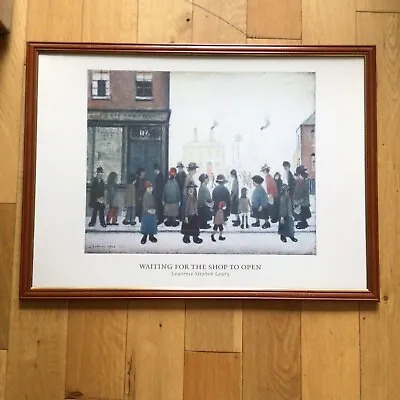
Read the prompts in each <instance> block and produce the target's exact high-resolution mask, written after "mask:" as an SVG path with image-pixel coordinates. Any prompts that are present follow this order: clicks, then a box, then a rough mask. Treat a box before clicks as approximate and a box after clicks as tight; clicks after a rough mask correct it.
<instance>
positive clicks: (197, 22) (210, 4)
mask: <svg viewBox="0 0 400 400" xmlns="http://www.w3.org/2000/svg"><path fill="white" fill-rule="evenodd" d="M246 15H247V8H246V0H237V1H235V2H230V1H228V0H224V1H213V0H197V1H195V2H193V42H195V43H244V42H245V40H246Z"/></svg>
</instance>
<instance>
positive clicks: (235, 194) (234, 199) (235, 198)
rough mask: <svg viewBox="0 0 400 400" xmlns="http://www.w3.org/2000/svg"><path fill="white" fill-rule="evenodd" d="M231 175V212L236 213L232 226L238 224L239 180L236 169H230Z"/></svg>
mask: <svg viewBox="0 0 400 400" xmlns="http://www.w3.org/2000/svg"><path fill="white" fill-rule="evenodd" d="M230 175H231V177H232V187H231V214H233V215H236V220H235V221H233V224H232V225H233V226H239V225H240V218H239V181H238V176H237V172H236V169H232V170H231V172H230Z"/></svg>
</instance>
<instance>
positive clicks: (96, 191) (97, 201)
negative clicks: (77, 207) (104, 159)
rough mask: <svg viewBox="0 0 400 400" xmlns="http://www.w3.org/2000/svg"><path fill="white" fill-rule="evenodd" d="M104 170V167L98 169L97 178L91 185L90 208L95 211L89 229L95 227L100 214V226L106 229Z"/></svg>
mask: <svg viewBox="0 0 400 400" xmlns="http://www.w3.org/2000/svg"><path fill="white" fill-rule="evenodd" d="M103 175H104V170H103V168H102V167H98V168H97V169H96V176H95V177H94V178H93V179H92V182H91V185H90V198H89V207H91V208H92V209H93V211H92V218H91V219H90V222H89V227H92V226H95V225H96V221H97V214H99V220H100V225H101V226H102V227H103V228H105V227H106V226H107V225H106V221H105V218H104V209H105V204H104V194H105V184H104V180H103Z"/></svg>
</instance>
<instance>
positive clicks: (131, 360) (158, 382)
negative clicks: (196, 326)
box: [125, 300, 190, 400]
mask: <svg viewBox="0 0 400 400" xmlns="http://www.w3.org/2000/svg"><path fill="white" fill-rule="evenodd" d="M184 329H185V307H184V301H173V300H167V301H154V302H153V301H151V300H150V301H149V300H145V301H131V302H130V305H129V311H128V334H127V352H126V385H125V399H126V400H137V399H146V400H179V399H183V397H182V396H183V362H184ZM189 398H190V397H189Z"/></svg>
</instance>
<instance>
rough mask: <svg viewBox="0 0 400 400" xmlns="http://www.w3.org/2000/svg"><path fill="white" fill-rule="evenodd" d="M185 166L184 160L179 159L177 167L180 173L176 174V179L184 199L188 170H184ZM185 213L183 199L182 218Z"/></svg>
mask: <svg viewBox="0 0 400 400" xmlns="http://www.w3.org/2000/svg"><path fill="white" fill-rule="evenodd" d="M184 168H185V166H184V165H183V163H182V161H179V162H178V163H177V164H176V169H177V170H178V173H177V174H176V177H175V179H176V181H177V182H178V185H179V189H180V191H181V198H182V199H183V190H184V186H185V181H186V172H185V171H184ZM182 215H183V201H181V205H180V207H179V217H180V218H181V219H182Z"/></svg>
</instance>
